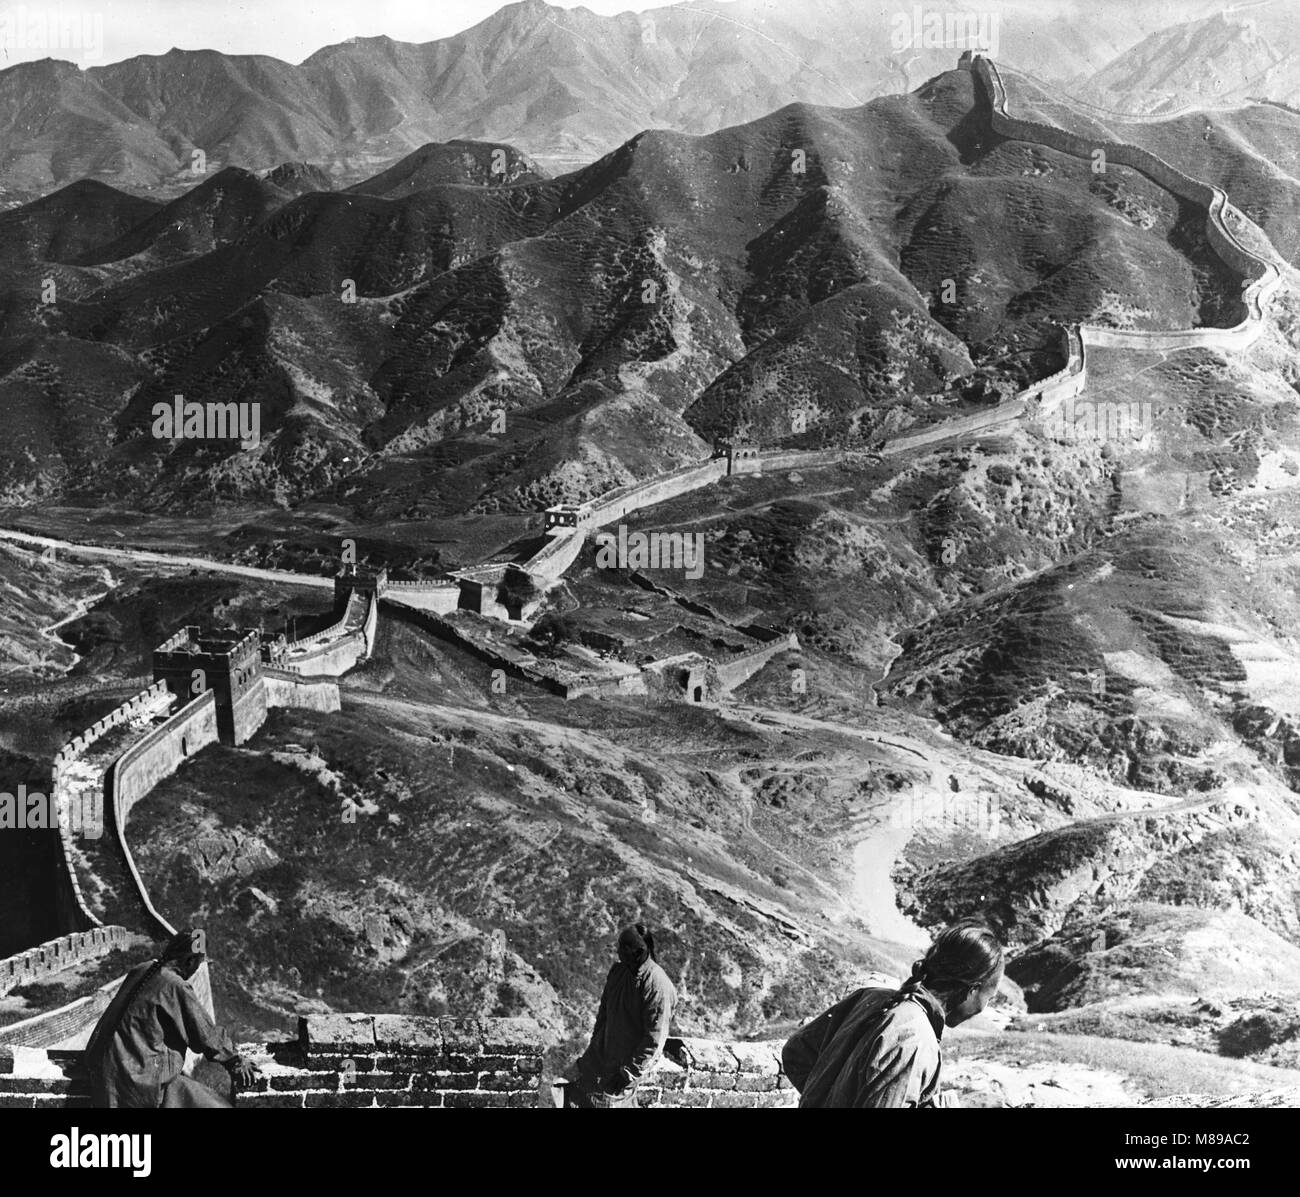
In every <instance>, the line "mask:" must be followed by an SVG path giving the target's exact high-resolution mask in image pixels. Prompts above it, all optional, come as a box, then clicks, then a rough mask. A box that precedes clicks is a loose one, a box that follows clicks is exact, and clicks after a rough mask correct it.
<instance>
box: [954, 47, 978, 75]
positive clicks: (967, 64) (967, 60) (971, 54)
mask: <svg viewBox="0 0 1300 1197" xmlns="http://www.w3.org/2000/svg"><path fill="white" fill-rule="evenodd" d="M974 63H975V51H974V50H963V51H962V52H961V57H960V58H959V59H957V69H958V70H959V71H969V70H971V69H972V67H973V66H974Z"/></svg>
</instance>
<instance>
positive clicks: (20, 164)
mask: <svg viewBox="0 0 1300 1197" xmlns="http://www.w3.org/2000/svg"><path fill="white" fill-rule="evenodd" d="M1112 6H1113V7H1114V8H1115V10H1116V11H1117V12H1118V11H1120V10H1121V9H1122V10H1123V11H1124V18H1123V19H1122V20H1097V19H1095V10H1096V7H1097V6H1096V5H1093V6H1091V8H1090V12H1089V14H1087V15H1085V14H1083V13H1081V12H1080V13H1074V12H1061V13H1059V14H1048V15H1045V14H1044V12H1043V10H1042V6H1041V5H1035V4H1031V3H1027V2H1026V0H1002V2H1000V3H996V4H991V5H988V6H985V8H984V9H983V10H980V12H979V13H976V14H974V20H975V26H974V27H975V29H976V31H978V30H980V29H984V30H986V31H987V32H990V33H991V34H992V35H993V36H994V37H995V38H996V45H995V53H999V54H1002V55H1005V56H1006V57H1007V58H1008V60H1010V61H1013V62H1021V63H1023V65H1025V66H1027V67H1032V68H1033V69H1035V70H1041V71H1045V72H1046V73H1047V74H1048V75H1049V76H1051V77H1052V78H1054V79H1064V78H1066V77H1071V76H1075V75H1080V74H1085V73H1087V72H1088V71H1089V70H1097V69H1100V68H1101V67H1102V66H1104V65H1105V64H1106V63H1107V62H1109V61H1110V60H1111V59H1113V58H1114V57H1115V56H1116V55H1118V54H1120V53H1121V52H1123V51H1125V50H1127V49H1128V48H1129V47H1130V46H1132V45H1133V44H1134V43H1135V42H1137V41H1139V40H1140V39H1141V38H1142V37H1143V36H1144V35H1145V34H1147V33H1151V32H1153V31H1155V30H1159V29H1161V28H1163V27H1164V26H1165V24H1166V23H1167V22H1168V21H1169V19H1170V14H1167V13H1163V12H1160V11H1150V12H1148V11H1147V9H1146V8H1138V9H1133V8H1132V6H1123V5H1117V4H1113V0H1112ZM1184 7H1186V6H1184ZM1196 7H1202V6H1201V5H1197V6H1196ZM1210 7H1212V6H1210ZM924 11H925V13H926V14H927V16H928V19H929V20H930V21H931V22H933V21H934V20H936V19H937V20H938V21H940V22H941V25H940V26H939V28H938V31H937V32H936V31H935V29H934V28H933V27H931V28H926V27H921V28H920V29H915V28H913V22H912V19H911V12H910V9H907V8H906V7H903V8H900V7H898V6H890V5H884V4H876V3H874V2H873V3H864V2H862V0H810V2H809V3H804V4H801V5H800V6H799V8H798V9H797V10H791V9H787V8H786V7H785V6H781V5H772V4H767V3H764V2H763V0H735V2H731V3H710V2H707V0H706V2H702V3H689V4H676V5H672V6H670V7H665V8H657V9H650V10H648V11H645V12H642V13H629V12H625V13H620V14H618V15H616V16H598V15H597V14H595V13H593V12H590V11H589V10H587V9H585V8H580V7H579V8H557V7H552V6H550V5H548V4H545V3H542V2H541V0H526V2H524V3H517V4H509V5H506V6H505V7H504V8H502V9H501V10H500V11H499V12H497V13H495V14H493V15H492V16H491V17H489V18H487V19H486V20H485V21H483V22H481V23H480V24H478V25H475V26H474V27H473V28H471V29H467V30H465V31H464V32H463V33H459V34H456V35H455V36H453V37H448V38H443V39H441V40H439V41H434V42H428V43H425V44H421V45H414V44H410V43H406V42H398V41H394V40H392V39H391V38H387V37H367V38H353V39H351V40H349V41H347V42H344V43H342V44H340V45H335V46H327V47H325V48H324V49H322V50H320V51H318V52H317V53H315V54H313V55H311V57H309V58H308V59H307V60H306V61H305V62H302V63H300V64H298V65H296V66H295V65H291V64H289V63H287V62H281V61H279V60H278V59H274V58H268V57H265V56H256V55H227V54H220V53H217V52H215V51H212V50H178V49H172V50H170V51H169V52H168V53H166V54H162V55H158V56H141V57H138V58H131V59H128V60H126V61H125V62H118V63H113V64H111V65H108V66H93V67H90V68H89V69H87V70H84V71H82V70H79V69H78V68H77V67H76V66H74V65H73V64H72V63H68V62H60V61H55V60H53V59H45V60H43V61H39V62H30V63H21V64H19V65H17V66H13V67H10V68H9V69H8V70H4V71H0V145H4V146H5V153H4V156H3V159H2V160H0V197H3V196H4V194H5V192H8V193H9V194H10V195H14V194H15V193H16V194H19V195H23V194H30V193H32V192H36V193H39V192H43V191H47V190H49V189H50V188H52V187H55V186H58V185H60V184H63V183H68V182H71V181H73V180H75V179H80V178H84V177H92V178H98V179H102V180H105V181H110V182H113V183H115V184H117V185H120V186H141V187H158V186H162V187H172V186H175V185H176V184H178V183H182V182H183V181H184V176H185V175H186V174H187V172H188V171H189V170H190V167H191V162H192V156H193V153H194V151H195V150H200V151H202V152H203V153H204V154H205V155H206V157H207V160H208V161H209V162H210V163H211V164H212V165H213V166H214V167H218V166H238V167H241V168H243V169H245V170H251V171H258V170H264V169H267V168H269V167H273V166H275V165H277V164H278V163H280V162H284V161H286V160H305V161H309V162H315V163H318V164H320V165H321V166H323V167H325V168H326V169H327V170H328V171H329V172H330V174H331V175H332V176H333V177H335V178H336V179H339V180H341V181H343V182H345V183H352V182H356V181H357V180H359V179H360V178H363V177H364V176H366V175H369V174H373V173H375V171H376V170H379V169H381V168H382V167H384V166H387V165H388V164H389V163H391V162H393V161H395V160H396V159H398V158H401V157H402V156H404V155H405V154H407V153H409V152H410V151H411V150H413V149H415V148H416V147H417V146H420V145H422V144H424V143H426V142H431V141H439V142H441V141H448V140H450V139H453V138H469V139H473V140H476V141H488V142H491V141H497V142H508V143H512V144H515V145H518V146H520V147H521V148H522V149H523V150H525V151H526V152H527V153H529V154H531V155H532V156H534V157H536V158H539V159H540V160H542V161H543V162H545V163H547V164H548V165H549V166H550V167H551V168H553V169H555V168H559V169H568V168H571V167H572V166H574V165H577V164H579V163H585V162H591V161H592V160H594V159H595V158H598V157H600V156H601V155H602V154H605V153H608V152H609V151H610V150H613V149H614V148H616V147H617V146H618V145H619V144H621V143H622V142H624V141H626V140H627V139H628V138H629V137H632V136H633V135H634V134H636V133H638V132H640V131H641V130H643V129H647V128H669V129H676V130H678V131H679V132H683V133H693V134H703V133H711V132H713V131H714V130H715V129H720V128H723V127H724V126H727V125H733V124H740V123H743V122H745V121H751V120H754V119H755V118H757V117H759V116H762V115H763V114H765V113H767V112H771V111H772V110H774V109H776V108H780V107H782V106H783V105H785V104H790V103H795V102H804V103H812V104H833V105H836V106H839V107H844V106H856V105H859V104H863V103H865V102H866V101H868V100H870V99H872V98H874V97H876V96H880V95H889V94H899V93H906V92H909V91H911V90H912V89H913V88H915V87H916V86H917V85H918V84H919V83H920V82H921V81H922V80H924V79H926V78H928V77H929V76H930V75H933V74H934V73H935V72H937V71H939V70H942V69H945V68H946V67H947V66H949V65H950V64H951V62H952V60H953V58H955V57H956V55H957V54H958V53H960V51H961V49H962V48H963V47H964V46H966V45H967V44H968V42H967V40H966V29H967V25H966V21H967V20H968V18H969V17H970V16H971V13H970V9H969V7H968V6H966V5H962V4H958V3H950V2H949V0H942V2H937V3H931V4H929V5H927V6H926V8H925V10H924ZM1187 15H1191V14H1187ZM981 17H982V19H983V21H984V24H983V26H981V25H980V24H979V21H980V19H981ZM954 18H959V19H960V20H961V21H962V24H961V26H960V27H958V26H953V27H952V28H953V31H954V32H953V37H955V39H956V40H951V39H950V35H949V26H948V22H950V21H952V20H953V19H954ZM900 19H903V20H904V23H903V24H899V22H900ZM990 19H992V20H996V21H997V22H998V23H997V26H996V27H993V26H991V25H990V24H989V22H990ZM1184 19H1185V18H1184ZM904 26H905V27H904ZM177 37H178V40H183V38H182V36H181V34H180V33H179V32H178V34H177Z"/></svg>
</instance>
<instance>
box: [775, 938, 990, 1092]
mask: <svg viewBox="0 0 1300 1197" xmlns="http://www.w3.org/2000/svg"><path fill="white" fill-rule="evenodd" d="M1002 965H1003V954H1002V945H1001V944H1000V943H999V942H998V939H997V936H995V935H994V934H993V932H992V931H990V930H989V929H988V928H987V927H985V926H983V925H982V924H980V923H977V922H974V921H971V920H967V921H964V922H960V923H954V924H953V925H952V926H951V927H948V928H947V929H946V930H944V931H941V932H940V933H939V935H938V936H937V937H936V939H935V941H934V943H933V944H931V945H930V950H929V951H927V952H926V954H925V956H924V958H923V959H921V960H918V961H917V962H916V963H915V964H914V965H913V966H912V975H911V976H910V977H909V978H908V979H907V981H906V982H904V984H903V985H902V986H901V987H900V988H899V989H875V988H872V989H859V990H857V991H855V992H854V993H851V994H850V995H849V996H848V997H846V998H845V999H844V1000H843V1001H842V1002H840V1003H838V1004H837V1005H835V1006H832V1007H831V1008H830V1009H829V1010H827V1011H826V1013H824V1014H822V1015H821V1016H820V1017H819V1018H816V1019H814V1020H813V1021H812V1022H810V1023H809V1024H808V1025H807V1026H806V1027H803V1028H801V1029H800V1030H798V1031H796V1032H795V1033H794V1035H792V1036H791V1037H790V1039H789V1041H788V1042H787V1043H786V1045H785V1048H784V1049H783V1050H782V1053H781V1060H782V1064H783V1067H784V1069H785V1073H786V1076H787V1077H788V1078H789V1079H790V1083H791V1084H792V1085H793V1086H794V1087H795V1088H796V1089H798V1090H799V1095H800V1100H799V1108H800V1109H801V1110H803V1109H813V1110H816V1109H861V1108H889V1107H910V1108H919V1107H930V1106H935V1105H938V1104H941V1103H940V1102H939V1100H938V1093H939V1075H940V1072H941V1071H942V1066H943V1057H942V1053H941V1051H940V1047H939V1044H940V1041H941V1040H942V1038H943V1030H944V1027H955V1026H957V1025H958V1024H959V1023H963V1022H965V1021H966V1020H967V1019H968V1018H974V1017H975V1015H976V1014H978V1013H979V1012H980V1011H981V1010H983V1009H984V1007H985V1006H987V1005H988V1003H989V1002H990V1001H991V1000H992V998H993V995H994V993H996V992H997V988H998V985H999V984H1000V983H1001V981H1002Z"/></svg>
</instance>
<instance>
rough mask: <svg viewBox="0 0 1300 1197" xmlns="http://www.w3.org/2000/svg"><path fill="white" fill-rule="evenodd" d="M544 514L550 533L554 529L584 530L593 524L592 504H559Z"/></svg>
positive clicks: (547, 529)
mask: <svg viewBox="0 0 1300 1197" xmlns="http://www.w3.org/2000/svg"><path fill="white" fill-rule="evenodd" d="M543 514H544V515H545V516H546V529H545V530H546V531H547V532H549V531H550V530H551V529H552V528H584V527H586V526H587V525H588V524H589V523H591V520H592V514H593V513H592V510H591V504H590V503H558V504H556V506H554V507H548V508H547V509H546V511H545V512H544V513H543Z"/></svg>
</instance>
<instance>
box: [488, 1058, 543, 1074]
mask: <svg viewBox="0 0 1300 1197" xmlns="http://www.w3.org/2000/svg"><path fill="white" fill-rule="evenodd" d="M477 1063H478V1067H479V1068H480V1069H481V1070H482V1071H484V1072H520V1073H524V1072H541V1071H542V1058H541V1056H540V1055H528V1056H480V1057H479V1058H478V1061H477Z"/></svg>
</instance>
